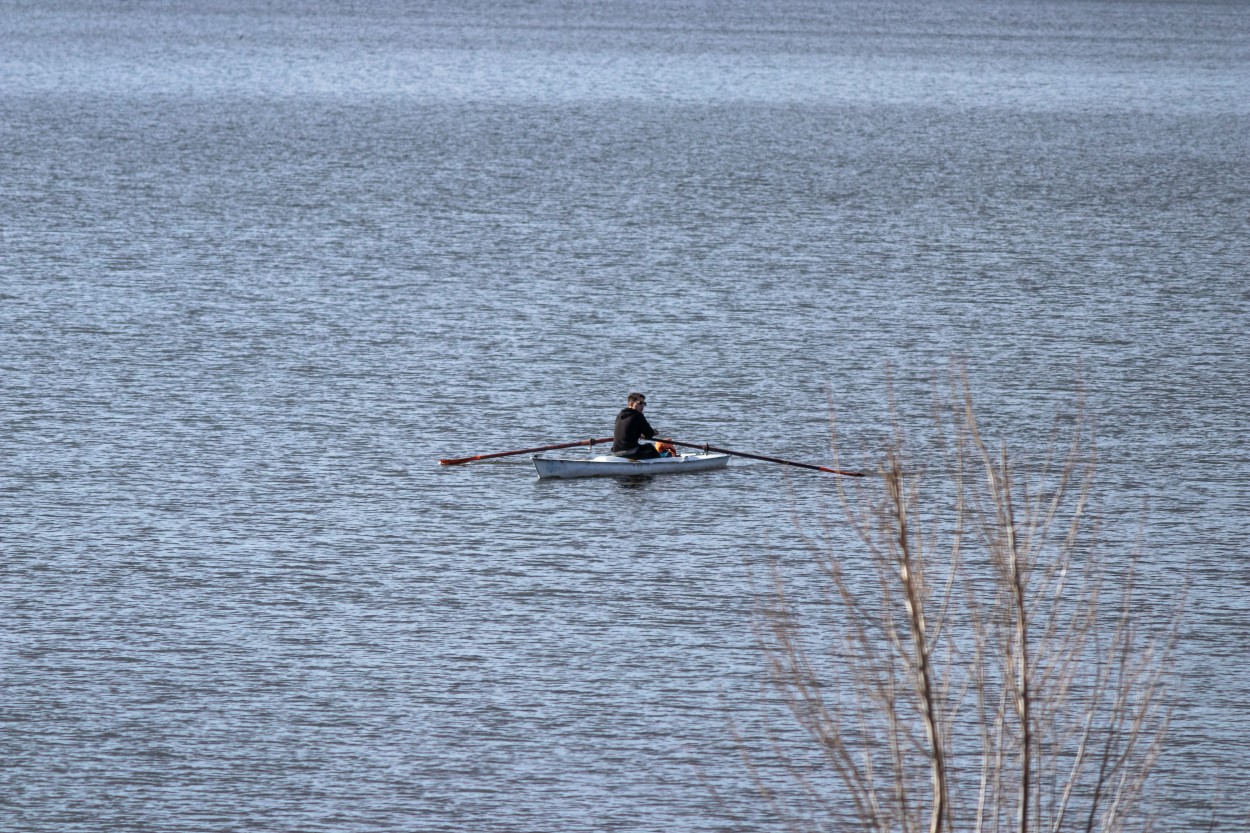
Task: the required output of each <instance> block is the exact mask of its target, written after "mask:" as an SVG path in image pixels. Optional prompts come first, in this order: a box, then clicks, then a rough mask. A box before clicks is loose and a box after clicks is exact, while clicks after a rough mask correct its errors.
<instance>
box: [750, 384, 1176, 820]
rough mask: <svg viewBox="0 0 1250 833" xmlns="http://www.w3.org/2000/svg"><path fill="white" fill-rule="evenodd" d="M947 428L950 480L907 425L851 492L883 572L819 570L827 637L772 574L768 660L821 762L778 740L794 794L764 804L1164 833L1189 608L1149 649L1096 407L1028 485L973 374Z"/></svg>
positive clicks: (831, 812)
mask: <svg viewBox="0 0 1250 833" xmlns="http://www.w3.org/2000/svg"><path fill="white" fill-rule="evenodd" d="M938 413H939V417H938V422H939V426H938V427H939V428H940V429H941V430H940V431H939V435H940V436H942V437H944V438H945V439H944V441H943V442H942V443H940V444H938V446H939V450H938V452H937V453H938V456H939V457H940V458H941V459H942V464H941V465H931V466H930V467H929V468H928V470H927V471H926V470H924V469H922V468H921V466H920V465H919V462H918V461H917V460H916V459H914V458H913V455H912V452H911V451H910V450H909V449H908V446H907V442H906V439H907V438H906V436H905V435H904V432H903V430H902V429H901V428H899V427H897V420H896V421H895V425H896V427H895V430H894V434H893V439H892V442H891V443H890V444H889V448H888V449H887V450H886V452H885V453H884V455H883V457H882V459H881V460H880V463H879V466H878V471H877V474H878V475H879V476H877V477H871V478H864V480H863V481H862V482H859V483H855V484H847V485H846V486H844V487H843V490H842V491H841V492H840V495H841V503H842V509H843V511H844V513H845V516H846V519H847V521H848V522H849V524H850V526H851V527H852V528H853V529H854V531H855V533H856V536H857V538H858V541H859V543H860V544H861V545H862V548H863V550H864V551H866V557H865V555H864V553H860V552H855V553H848V552H846V551H843V552H841V553H839V552H835V551H834V550H833V548H832V547H831V546H828V545H823V546H818V547H816V548H815V550H814V551H815V552H816V553H817V556H818V559H819V562H820V567H821V571H822V575H823V578H824V580H825V583H826V585H827V594H826V596H825V597H824V599H823V601H822V602H821V606H820V608H819V610H820V613H819V614H818V615H817V614H814V613H813V611H812V608H811V607H810V606H809V605H808V604H807V603H806V602H805V603H804V604H802V605H800V604H799V603H798V602H796V600H795V599H793V598H792V597H791V596H790V595H789V594H788V592H787V584H786V581H785V580H784V579H783V576H782V575H781V571H780V569H779V568H774V574H773V581H772V586H771V590H770V592H769V593H768V594H767V595H768V602H767V604H765V605H764V606H763V608H762V609H761V613H760V617H759V625H760V627H759V634H760V639H761V643H762V644H763V646H764V649H765V653H766V656H767V658H768V663H769V671H770V680H771V683H772V686H773V691H774V692H775V693H776V694H777V695H779V696H780V698H781V700H782V701H783V702H784V703H785V706H786V707H787V710H788V713H789V714H790V715H792V716H793V719H794V721H795V722H796V723H797V725H798V726H799V727H801V729H802V732H803V733H804V736H806V737H807V738H809V740H810V741H811V743H810V744H808V745H807V747H808V751H811V752H814V755H815V760H814V759H813V758H812V757H803V756H802V755H801V754H796V753H795V752H794V747H793V745H792V744H788V743H787V742H785V741H783V740H782V739H781V736H782V735H783V734H784V733H785V731H786V728H787V727H783V726H782V725H779V724H777V723H773V724H770V726H769V728H768V729H766V730H765V733H766V734H767V735H768V736H769V738H770V739H771V742H772V749H773V754H774V755H775V756H776V760H775V761H774V763H780V765H781V766H782V767H783V768H784V771H785V772H786V773H788V778H787V781H788V783H789V784H790V789H789V790H787V791H782V792H781V793H779V792H777V791H773V790H769V791H768V793H767V794H768V795H769V796H770V798H771V800H773V801H774V802H776V806H777V809H778V810H779V811H780V812H782V814H783V817H785V818H786V819H787V820H788V821H789V822H790V823H791V826H792V827H795V828H800V829H837V830H846V829H856V828H857V829H861V830H866V831H879V833H887V831H903V833H911V831H920V830H924V829H927V830H928V831H930V833H940V831H943V830H968V831H1016V832H1017V833H1033V832H1034V831H1036V833H1041V832H1042V831H1067V830H1082V831H1105V832H1106V833H1112V832H1113V831H1119V830H1124V829H1127V828H1129V827H1130V826H1132V828H1133V829H1148V828H1149V827H1150V816H1151V813H1150V808H1149V807H1148V806H1145V805H1146V804H1147V802H1143V801H1141V799H1142V798H1143V790H1144V788H1145V785H1146V782H1147V778H1148V776H1149V775H1150V772H1151V769H1152V767H1153V765H1154V763H1155V761H1156V759H1157V757H1158V755H1159V753H1160V750H1161V747H1162V744H1163V741H1164V738H1165V736H1166V733H1167V724H1168V715H1169V708H1168V705H1167V702H1166V699H1165V697H1164V694H1165V685H1164V684H1165V682H1166V679H1165V676H1164V675H1165V671H1166V670H1167V669H1168V665H1169V661H1168V657H1169V652H1170V648H1171V646H1172V644H1173V641H1174V636H1175V632H1176V626H1177V624H1178V621H1179V617H1180V610H1181V605H1180V603H1179V602H1177V603H1176V605H1175V607H1173V608H1170V610H1172V611H1173V613H1172V614H1169V616H1168V617H1167V620H1166V621H1165V622H1164V623H1163V624H1162V626H1156V627H1155V628H1154V629H1153V630H1149V629H1144V628H1143V627H1142V626H1141V625H1140V624H1139V622H1138V620H1137V619H1136V618H1135V616H1134V613H1135V607H1134V604H1135V601H1136V599H1135V587H1134V575H1135V570H1134V560H1135V555H1134V554H1128V553H1118V552H1117V553H1114V555H1115V556H1116V560H1115V562H1114V563H1109V562H1108V561H1104V560H1103V555H1102V552H1101V549H1100V547H1098V546H1097V545H1096V544H1095V541H1094V539H1095V537H1096V532H1097V530H1096V528H1095V524H1094V523H1093V519H1092V516H1091V513H1090V511H1089V501H1090V496H1091V483H1092V482H1093V475H1094V470H1095V462H1096V455H1095V451H1094V447H1093V443H1092V439H1091V438H1090V436H1089V434H1090V432H1089V430H1088V424H1087V422H1086V420H1085V419H1084V418H1083V414H1082V412H1081V409H1080V408H1079V406H1078V409H1077V413H1076V414H1075V415H1074V417H1075V418H1074V419H1073V422H1072V425H1071V427H1070V428H1069V429H1067V430H1066V437H1067V438H1066V441H1064V442H1063V443H1061V444H1057V443H1054V442H1052V444H1051V445H1052V448H1055V447H1056V446H1058V447H1057V451H1054V452H1052V453H1051V454H1050V455H1049V456H1048V457H1047V458H1046V460H1045V461H1044V462H1042V463H1040V464H1037V465H1027V466H1026V465H1025V464H1023V463H1020V462H1017V461H1013V459H1012V457H1011V456H1010V455H1009V454H1008V452H1007V450H1006V448H1005V447H1002V448H994V447H991V445H990V443H989V442H987V441H986V439H985V437H984V436H983V435H982V433H981V430H980V428H979V427H978V424H977V420H976V416H975V414H974V409H973V402H972V396H971V394H970V391H969V388H968V382H967V378H966V376H965V375H964V374H963V373H962V372H960V371H958V370H956V371H955V372H954V373H953V374H952V381H951V385H950V392H949V395H948V396H946V397H944V399H943V402H942V405H941V407H940V408H939V409H938ZM1057 425H1058V422H1057ZM1058 436H1060V432H1059V431H1058V429H1057V431H1056V437H1058ZM865 575H870V577H871V581H870V582H865V580H864V577H865ZM816 618H819V619H820V620H821V621H820V623H819V624H817V623H816V622H815V621H814V620H815V619H816ZM788 728H789V729H793V725H791V726H789V727H788ZM756 764H758V756H756V760H754V762H753V771H754V772H756V773H757V779H758V782H759V783H760V785H761V786H762V787H767V785H766V784H765V780H766V779H764V778H763V777H762V776H761V775H759V773H760V772H761V769H760V767H759V766H757V765H756ZM796 785H797V793H796ZM779 794H786V795H789V796H790V797H791V799H794V800H792V801H791V802H789V803H787V802H783V801H782V800H781V799H780V798H778V797H777V796H778V795H779ZM796 795H797V796H801V798H798V799H796V798H795V796H796ZM795 805H798V806H795Z"/></svg>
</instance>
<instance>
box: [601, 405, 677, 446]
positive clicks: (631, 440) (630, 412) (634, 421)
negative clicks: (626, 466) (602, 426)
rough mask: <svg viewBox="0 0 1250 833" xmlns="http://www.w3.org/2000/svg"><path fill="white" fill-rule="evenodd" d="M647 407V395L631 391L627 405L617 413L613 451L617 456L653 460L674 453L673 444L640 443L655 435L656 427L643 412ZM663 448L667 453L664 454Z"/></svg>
mask: <svg viewBox="0 0 1250 833" xmlns="http://www.w3.org/2000/svg"><path fill="white" fill-rule="evenodd" d="M646 407H647V397H645V396H643V395H642V394H641V393H631V394H630V395H629V396H628V397H627V398H626V404H625V407H624V408H622V409H621V412H620V413H619V414H617V415H616V430H615V432H614V433H613V438H612V453H613V454H615V455H616V456H617V457H625V458H627V459H630V460H651V459H653V458H655V457H663V456H667V454H672V453H673V447H672V446H671V445H661V446H660V448H656V443H643V444H641V445H640V444H639V443H638V441H639V440H641V439H648V440H649V439H651V438H652V437H654V436H655V429H654V428H652V427H651V423H649V422H647V418H646V417H645V416H643V413H642V412H643V410H644V409H645V408H646ZM661 449H662V450H663V451H664V452H667V454H662V453H661Z"/></svg>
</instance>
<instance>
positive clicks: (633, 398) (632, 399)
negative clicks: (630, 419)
mask: <svg viewBox="0 0 1250 833" xmlns="http://www.w3.org/2000/svg"><path fill="white" fill-rule="evenodd" d="M625 401H626V403H627V404H629V405H633V404H634V403H636V402H642V403H643V404H646V402H647V397H645V396H643V395H642V394H641V393H631V394H630V395H629V396H628V397H626V399H625Z"/></svg>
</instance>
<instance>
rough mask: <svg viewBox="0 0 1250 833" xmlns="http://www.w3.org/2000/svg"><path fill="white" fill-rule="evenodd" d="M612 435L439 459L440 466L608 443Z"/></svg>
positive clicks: (459, 464)
mask: <svg viewBox="0 0 1250 833" xmlns="http://www.w3.org/2000/svg"><path fill="white" fill-rule="evenodd" d="M610 442H612V437H607V438H606V439H604V438H599V439H591V440H578V441H577V442H571V443H556V444H555V445H540V446H538V447H537V448H518V449H517V450H516V451H496V452H494V453H493V454H475V455H474V456H472V457H452V458H449V459H446V460H439V461H438V464H439V465H440V466H461V465H464V464H465V463H473V462H476V461H478V460H493V459H494V458H496V457H511V456H512V455H514V454H533V453H534V452H536V451H555V450H556V449H557V448H573V447H575V446H579V445H598V444H599V443H610Z"/></svg>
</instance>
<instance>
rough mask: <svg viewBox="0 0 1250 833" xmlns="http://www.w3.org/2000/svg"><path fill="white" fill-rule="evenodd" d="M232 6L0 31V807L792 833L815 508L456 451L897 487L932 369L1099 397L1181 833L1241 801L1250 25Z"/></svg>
mask: <svg viewBox="0 0 1250 833" xmlns="http://www.w3.org/2000/svg"><path fill="white" fill-rule="evenodd" d="M253 5H254V4H243V3H233V2H230V0H223V2H220V3H215V4H208V5H205V4H191V3H165V4H123V5H110V6H109V7H99V6H97V5H96V4H89V3H81V4H75V3H70V2H63V3H61V2H58V3H46V4H24V3H15V2H3V3H0V43H2V44H3V48H2V49H0V82H2V83H0V197H2V199H0V500H2V503H0V550H2V552H3V561H2V570H3V572H2V573H0V624H2V625H3V627H2V629H0V631H2V632H3V637H2V639H0V698H2V699H0V759H2V760H3V764H0V767H2V769H3V780H4V783H5V788H4V790H3V795H2V796H0V828H3V829H5V830H14V831H59V832H64V833H71V832H72V831H95V830H110V831H122V830H153V831H199V830H223V831H224V830H274V831H279V830H282V831H287V830H306V831H313V830H327V831H329V830H333V831H348V830H352V831H357V830H358V831H374V830H377V831H381V830H448V831H451V830H455V831H464V830H509V831H517V830H532V831H539V830H621V831H626V830H628V831H653V830H730V829H732V830H775V829H781V827H780V825H779V822H778V820H777V818H776V817H774V816H773V815H772V813H771V812H770V810H769V809H768V807H767V805H766V804H765V803H764V802H763V801H760V800H759V799H757V798H755V797H754V794H753V792H752V781H751V778H750V776H749V774H748V773H747V771H746V770H745V768H744V767H743V766H742V764H741V762H740V759H739V756H738V753H737V751H736V747H735V743H734V740H733V737H732V731H733V727H734V726H737V727H739V728H742V727H746V729H747V731H748V733H749V727H751V726H753V725H755V724H756V723H757V722H758V721H759V720H760V719H761V718H760V715H761V714H762V713H763V711H764V709H765V707H764V706H763V705H761V702H760V701H761V696H762V695H761V685H762V680H763V662H762V659H761V657H760V656H759V654H758V651H757V649H756V647H755V637H754V634H753V632H752V620H751V612H752V609H753V606H754V597H755V593H756V590H757V586H758V581H759V576H758V569H759V568H760V566H761V565H763V564H765V563H766V562H767V559H768V558H770V557H775V558H777V559H778V560H779V561H780V563H782V565H783V566H787V567H788V568H789V569H792V570H794V571H795V575H797V576H802V575H804V574H805V573H804V570H805V567H804V565H805V564H807V563H808V561H809V553H808V550H807V549H806V546H805V544H804V543H803V540H802V537H801V535H800V530H799V529H798V528H796V519H797V520H798V521H799V522H800V523H804V524H814V523H815V520H814V519H815V518H816V517H818V516H819V514H820V513H821V512H822V511H823V510H822V508H821V507H825V506H827V505H829V504H830V502H831V501H834V500H835V499H836V496H835V490H834V487H833V485H832V483H831V481H830V480H828V479H820V478H819V477H818V476H815V475H808V474H807V473H800V472H789V473H788V472H787V471H786V470H782V469H780V468H779V467H776V466H771V465H768V464H757V463H751V462H748V461H742V460H739V461H736V462H735V463H734V464H733V465H731V467H730V468H728V469H727V470H725V471H722V472H716V473H709V474H704V475H690V476H688V477H673V478H656V479H654V480H649V481H648V480H641V481H623V482H618V481H600V480H589V481H577V482H565V483H548V482H539V481H537V480H536V478H535V476H534V472H533V469H532V467H531V466H530V464H529V462H528V461H527V460H526V459H525V458H524V457H518V458H510V459H505V460H504V461H500V462H496V463H491V464H481V465H477V466H471V467H463V468H440V467H438V466H437V465H436V462H435V461H436V460H437V459H439V458H440V457H446V456H460V455H468V454H475V453H482V452H489V451H499V450H504V449H510V448H521V447H526V446H534V445H540V444H544V443H554V442H560V441H567V440H572V439H581V438H586V437H592V436H604V435H605V434H608V433H610V426H611V420H612V418H613V416H614V415H615V413H616V411H617V410H618V409H619V408H620V407H621V405H622V404H623V403H622V400H623V397H624V395H625V393H626V392H628V391H630V390H635V389H639V390H644V391H646V392H647V394H648V399H649V402H650V406H649V409H648V410H649V412H650V413H649V414H648V416H649V417H650V418H651V420H652V422H654V423H655V424H656V425H657V427H659V428H660V430H661V431H663V432H665V433H669V434H671V435H673V436H676V437H678V438H682V439H686V440H690V441H700V442H703V441H707V442H712V443H715V444H721V445H727V446H730V447H738V448H746V449H754V450H759V451H764V452H766V453H771V454H775V455H778V456H783V457H790V458H795V459H800V460H809V461H820V462H823V461H827V460H829V459H830V443H829V416H830V405H831V403H832V406H833V409H834V411H835V412H836V415H837V421H838V429H839V434H840V440H841V453H842V455H843V460H844V462H848V464H849V465H856V466H858V465H870V464H871V463H872V461H873V460H874V459H875V455H876V454H877V453H878V452H879V451H880V450H881V448H882V442H883V437H884V435H885V433H886V430H887V428H888V424H889V418H888V412H887V408H886V384H887V377H889V378H890V379H891V380H892V383H893V385H894V389H895V392H896V395H897V397H898V400H899V409H900V413H901V418H902V419H903V420H904V422H906V423H908V424H916V423H918V422H923V420H924V418H925V414H926V413H927V408H928V402H929V399H928V397H929V391H930V382H931V380H932V379H933V378H935V376H937V377H940V375H941V374H942V373H943V372H944V368H945V367H946V363H947V361H948V359H949V358H950V357H952V356H958V357H962V358H963V359H964V360H965V361H966V363H967V367H968V371H969V374H970V377H971V379H972V384H973V387H974V390H975V392H976V393H977V396H978V401H979V403H980V405H981V408H982V416H983V419H984V421H985V423H986V425H987V428H988V429H989V430H990V431H991V433H992V434H993V435H994V436H995V437H998V436H1001V437H1004V438H1005V439H1006V440H1007V441H1008V443H1009V444H1012V445H1013V446H1015V447H1021V448H1024V449H1029V448H1032V447H1033V446H1034V444H1035V438H1036V437H1037V436H1039V435H1040V434H1042V433H1044V432H1045V430H1047V429H1048V427H1049V425H1050V422H1051V419H1052V418H1053V416H1054V415H1055V414H1056V413H1057V412H1060V411H1063V410H1064V409H1066V408H1069V407H1070V406H1071V405H1072V403H1073V401H1074V397H1075V393H1074V391H1075V389H1076V387H1077V382H1076V380H1077V377H1078V375H1079V377H1080V380H1081V386H1082V387H1083V389H1084V391H1085V395H1086V400H1087V407H1088V409H1089V412H1090V414H1091V416H1092V417H1093V418H1094V420H1095V422H1096V428H1097V435H1098V438H1099V459H1100V466H1099V481H1098V483H1099V486H1098V490H1097V496H1098V499H1099V507H1100V509H1101V511H1102V513H1103V517H1104V530H1105V537H1106V538H1107V539H1108V540H1109V541H1110V542H1112V543H1113V544H1115V543H1116V542H1121V544H1122V546H1121V551H1125V550H1126V549H1127V548H1128V547H1129V546H1130V545H1131V544H1132V543H1133V542H1134V541H1135V540H1136V539H1137V536H1138V533H1139V531H1140V532H1141V533H1142V534H1143V535H1144V539H1145V541H1146V546H1145V562H1144V570H1143V572H1144V575H1145V577H1146V582H1145V586H1146V587H1145V589H1146V590H1147V592H1148V600H1149V601H1150V610H1166V609H1167V604H1168V601H1169V599H1170V598H1171V593H1170V588H1171V587H1172V586H1174V585H1175V583H1176V580H1175V579H1174V577H1176V576H1180V575H1182V574H1186V573H1187V574H1188V576H1189V581H1190V583H1191V586H1192V589H1191V592H1190V604H1189V609H1190V613H1189V615H1188V618H1187V619H1186V624H1185V627H1184V629H1183V632H1182V634H1181V651H1180V660H1179V663H1178V667H1177V673H1176V675H1175V686H1174V693H1175V694H1176V697H1177V700H1178V702H1179V708H1178V712H1177V716H1176V727H1177V731H1176V732H1175V733H1174V739H1173V745H1172V747H1171V750H1172V751H1171V753H1170V755H1169V757H1168V758H1166V759H1165V761H1164V764H1163V775H1164V776H1165V778H1164V779H1163V780H1161V781H1160V793H1159V794H1160V795H1161V796H1162V798H1161V799H1160V801H1161V803H1162V804H1163V808H1164V812H1165V814H1166V815H1167V817H1168V819H1169V824H1168V825H1166V826H1167V827H1168V828H1169V829H1199V828H1202V826H1203V825H1205V823H1206V821H1207V819H1208V815H1207V814H1208V813H1209V812H1210V809H1209V808H1210V807H1211V806H1212V803H1213V799H1214V798H1217V797H1218V796H1220V795H1223V796H1226V798H1224V799H1222V800H1221V801H1219V802H1217V803H1218V804H1219V806H1220V809H1219V810H1218V813H1219V814H1220V815H1219V816H1218V819H1219V820H1220V821H1221V822H1223V823H1232V820H1234V819H1240V820H1244V819H1245V818H1246V817H1247V815H1250V801H1248V800H1247V799H1246V798H1245V797H1244V796H1245V794H1246V790H1247V788H1250V780H1247V778H1248V776H1247V775H1246V774H1245V773H1246V772H1250V756H1248V755H1247V752H1246V748H1245V738H1246V737H1247V734H1248V733H1250V709H1248V708H1247V706H1246V702H1247V700H1248V698H1250V665H1248V663H1247V651H1246V645H1247V634H1248V632H1250V622H1248V621H1247V601H1246V599H1247V590H1250V580H1248V578H1247V571H1246V567H1245V559H1246V557H1247V555H1250V553H1248V552H1247V546H1246V540H1247V533H1248V532H1250V524H1248V523H1247V520H1246V519H1247V517H1248V516H1250V485H1248V483H1250V453H1248V451H1247V443H1246V440H1245V431H1246V427H1247V424H1248V422H1250V420H1248V419H1247V417H1248V415H1250V408H1248V407H1247V405H1248V403H1247V396H1246V392H1245V386H1246V379H1247V378H1250V349H1247V347H1248V344H1247V336H1246V332H1247V329H1248V327H1250V283H1248V280H1247V266H1248V264H1250V229H1248V228H1247V221H1248V218H1250V192H1248V191H1247V188H1246V182H1247V175H1248V162H1250V144H1248V140H1247V137H1248V136H1250V99H1248V98H1247V95H1246V90H1247V87H1246V75H1245V68H1246V66H1248V65H1250V63H1248V61H1250V17H1248V16H1247V15H1246V10H1245V6H1244V4H1238V3H1220V2H1211V3H1201V4H1172V3H1166V2H1160V3H1132V2H1123V3H1121V2H1090V3H1068V2H1054V3H1037V4H1025V3H1020V4H976V3H959V2H954V3H938V4H926V5H914V6H913V5H909V4H903V3H875V2H874V3H867V2H864V3H855V2H846V3H830V4H806V3H780V4H766V5H767V8H766V9H762V8H760V5H761V4H754V3H747V2H736V0H735V2H731V3H726V4H717V5H716V6H709V7H703V6H701V5H700V6H698V8H694V5H695V4H658V3H657V4H650V3H628V4H607V5H600V4H594V5H591V6H589V7H584V6H583V5H582V4H572V3H570V4H564V3H559V2H555V1H554V0H540V2H537V3H533V4H515V5H511V4H510V5H503V6H496V5H494V4H485V3H483V4H442V3H433V4H423V5H420V6H419V7H417V8H409V7H408V4H401V3H387V2H377V3H365V4H357V5H356V6H354V7H352V8H351V9H349V10H345V9H343V8H340V7H339V5H337V4H328V3H326V4H317V3H293V2H292V3H285V2H278V3H271V4H264V5H263V7H257V8H253ZM687 5H690V6H691V7H692V8H688V9H687V8H684V7H685V6H687ZM887 366H888V367H889V368H892V369H891V370H889V371H887ZM832 530H833V531H832V533H831V534H832V535H833V536H834V537H835V539H836V538H837V537H838V536H839V535H841V534H842V533H840V532H839V531H838V525H837V522H836V516H834V525H833V527H832ZM798 581H799V582H800V585H799V586H800V588H801V586H802V584H801V582H802V579H798ZM1149 612H1150V611H1149V610H1148V611H1147V613H1148V614H1149ZM1217 777H1218V784H1217V785H1215V786H1213V783H1214V782H1215V781H1216V779H1217ZM709 788H710V789H709ZM714 793H715V795H719V798H717V797H715V795H714Z"/></svg>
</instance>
